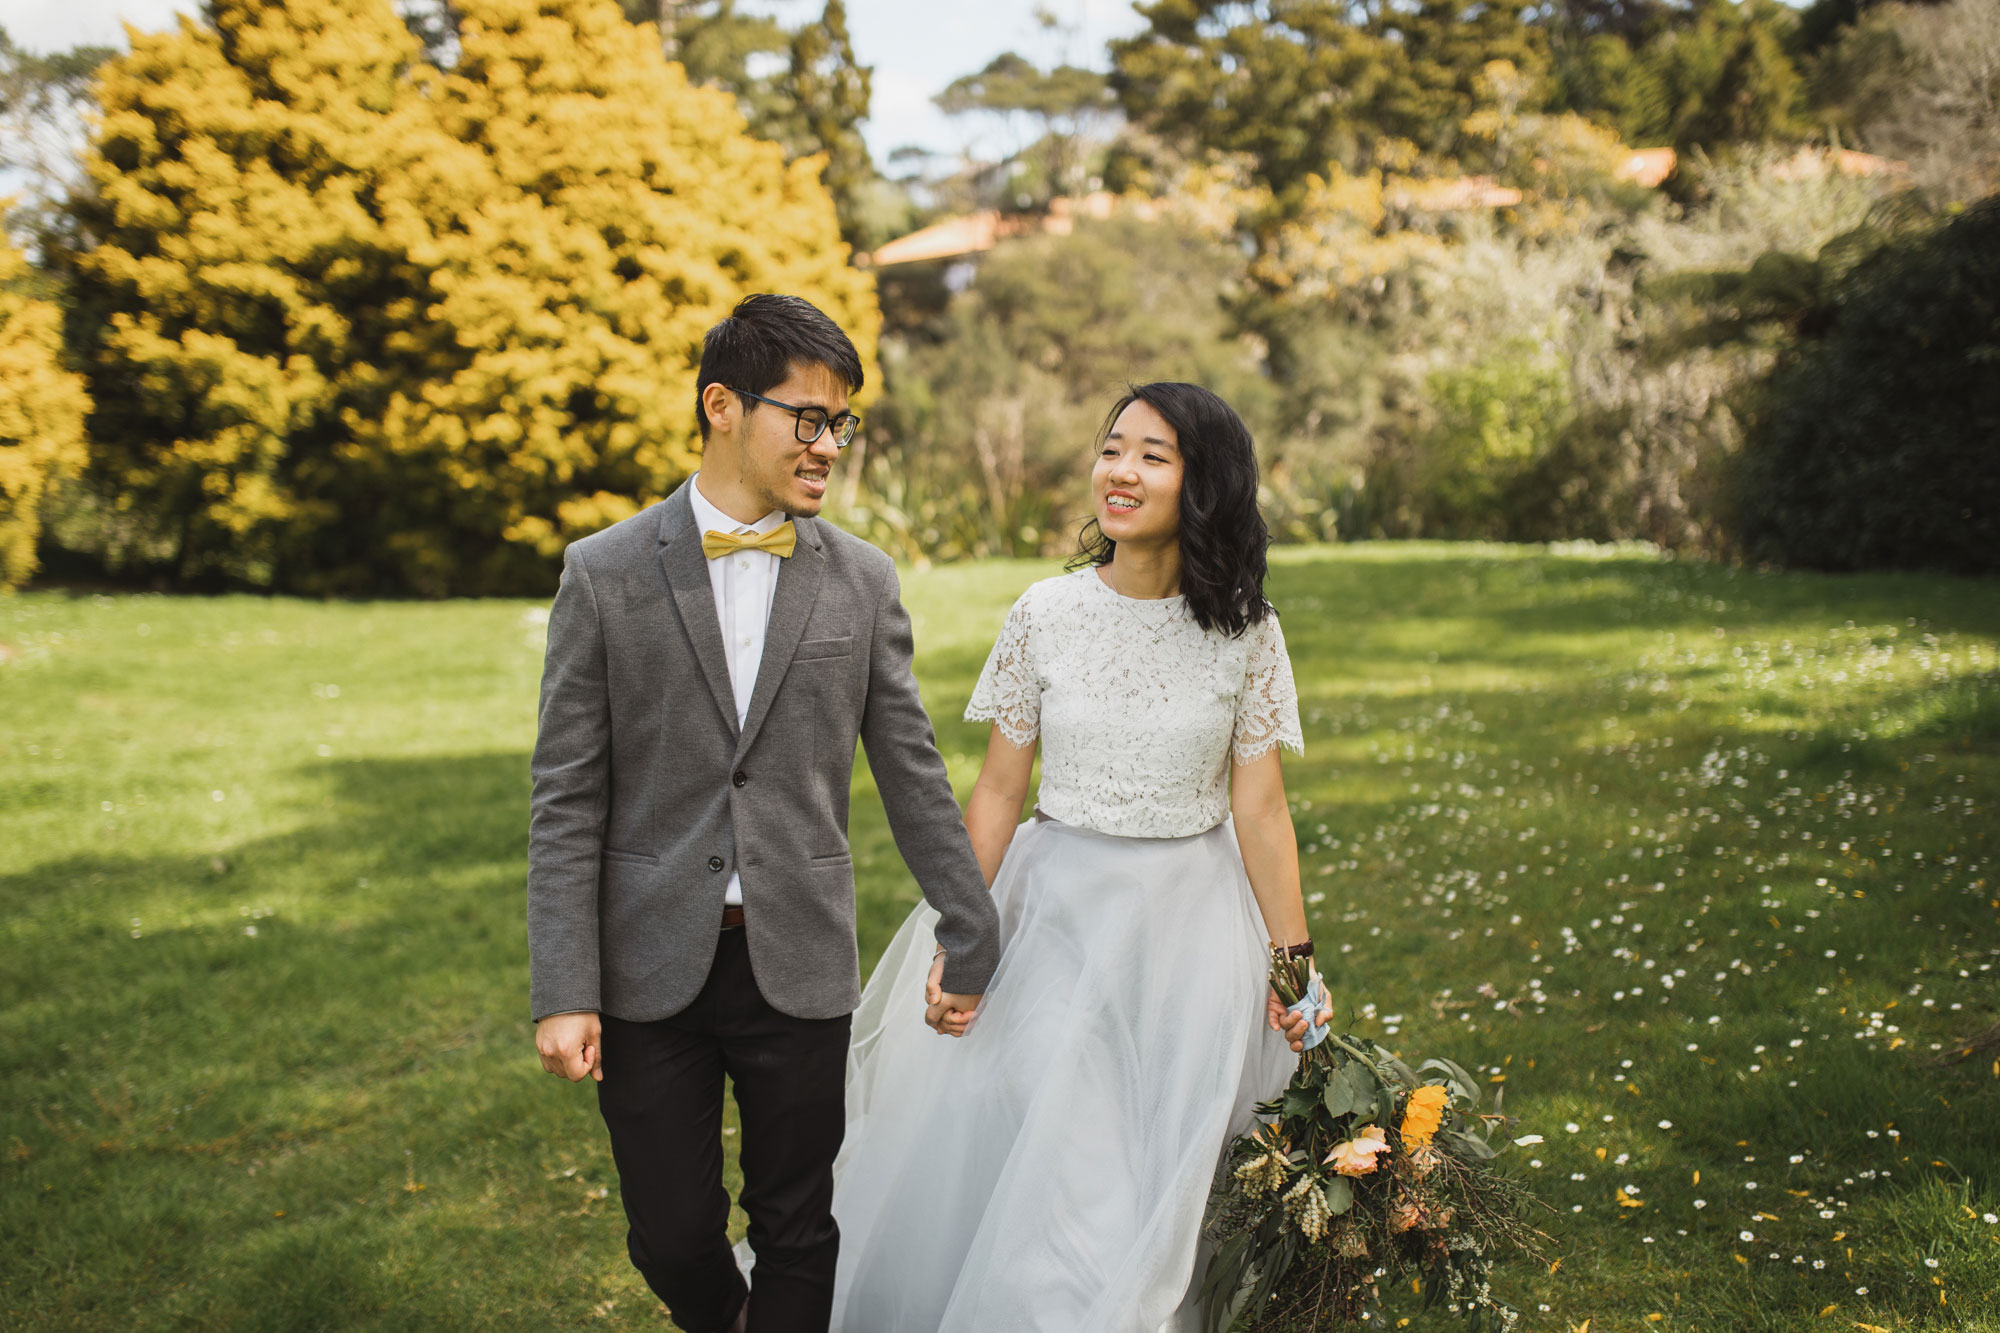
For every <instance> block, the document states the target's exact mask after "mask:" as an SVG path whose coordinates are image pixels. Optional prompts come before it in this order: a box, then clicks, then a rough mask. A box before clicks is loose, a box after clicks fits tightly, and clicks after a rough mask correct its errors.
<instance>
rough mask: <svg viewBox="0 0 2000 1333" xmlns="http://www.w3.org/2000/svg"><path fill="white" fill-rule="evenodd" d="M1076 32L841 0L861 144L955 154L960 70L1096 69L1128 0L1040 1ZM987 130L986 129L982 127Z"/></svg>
mask: <svg viewBox="0 0 2000 1333" xmlns="http://www.w3.org/2000/svg"><path fill="white" fill-rule="evenodd" d="M1042 3H1043V4H1045V6H1046V7H1047V8H1048V9H1050V10H1052V11H1054V12H1055V13H1056V14H1057V16H1058V17H1059V18H1060V19H1061V20H1062V21H1063V22H1064V23H1066V24H1069V25H1071V26H1073V27H1075V28H1076V29H1078V32H1077V34H1076V36H1075V37H1074V38H1072V39H1067V49H1065V44H1066V39H1065V38H1063V37H1062V36H1061V35H1059V34H1052V33H1048V32H1044V31H1043V30H1041V29H1040V28H1039V27H1038V25H1037V24H1036V22H1035V19H1034V12H1035V9H1036V0H848V4H847V12H848V25H849V27H850V29H851V30H852V32H853V37H854V50H855V54H856V56H857V57H859V59H860V60H861V63H863V64H864V65H872V66H874V69H875V79H874V94H873V102H872V109H873V112H874V114H873V115H872V116H871V117H870V119H869V123H868V125H867V127H866V132H867V136H868V146H869V149H870V151H872V152H873V153H874V154H875V157H876V160H877V162H878V163H880V164H881V165H883V166H884V167H885V168H886V167H887V159H888V155H889V151H890V150H891V149H893V148H896V147H898V146H900V145H903V144H919V145H922V146H923V147H926V148H930V149H932V150H933V151H937V152H943V153H957V152H959V151H961V150H963V149H965V148H966V147H968V146H975V145H972V144H970V143H969V142H968V140H969V136H971V135H973V134H975V133H976V132H977V130H976V129H975V127H973V126H970V125H967V126H954V125H953V124H952V123H951V121H950V120H948V119H947V118H946V117H945V116H943V115H941V114H940V113H939V112H938V110H937V108H935V107H934V106H932V105H931V102H930V99H931V98H932V97H933V96H934V95H936V94H937V93H939V92H941V91H942V90H943V89H944V87H945V85H946V84H948V83H950V82H951V81H952V80H953V79H955V78H957V77H958V76H959V75H961V74H970V73H972V72H973V71H974V70H977V69H979V68H981V67H982V66H984V65H985V64H986V62H987V61H989V60H991V59H992V58H993V57H994V56H996V55H998V54H1000V52H1002V51H1006V50H1009V49H1012V50H1015V51H1018V52H1020V53H1021V54H1022V55H1024V56H1027V57H1028V58H1029V59H1031V60H1034V61H1035V62H1036V63H1037V64H1041V65H1048V64H1050V63H1052V62H1054V61H1057V60H1062V59H1065V58H1067V59H1068V60H1069V61H1071V63H1074V64H1080V65H1090V66H1093V67H1097V68H1102V67H1103V64H1104V44H1105V42H1106V41H1108V40H1109V39H1110V38H1112V37H1116V36H1123V35H1125V34H1127V33H1131V32H1136V31H1137V30H1138V29H1139V27H1140V26H1141V25H1140V19H1139V16H1138V15H1137V14H1135V13H1134V12H1133V10H1132V5H1131V0H1042ZM197 8H198V5H197V3H196V0H0V27H4V28H6V30H7V32H8V35H9V36H11V37H12V38H13V39H14V40H15V42H17V43H19V44H20V45H21V46H24V47H27V48H28V49H30V50H34V51H48V50H51V49H56V48H65V47H71V46H78V45H82V44H84V43H97V44H100V45H107V46H123V45H124V41H125V38H124V30H123V28H122V27H121V22H123V23H130V24H132V25H133V26H134V27H138V28H146V29H158V28H166V27H169V26H171V24H172V23H173V16H174V14H175V13H176V12H179V13H193V12H195V10H196V9H197ZM739 8H740V9H741V10H743V11H744V12H748V13H770V14H775V15H777V16H779V17H780V18H783V19H786V20H788V21H792V22H796V21H797V20H799V19H801V18H804V17H806V16H809V15H815V14H817V13H818V12H819V8H820V5H819V0H740V3H739ZM989 132H990V129H989Z"/></svg>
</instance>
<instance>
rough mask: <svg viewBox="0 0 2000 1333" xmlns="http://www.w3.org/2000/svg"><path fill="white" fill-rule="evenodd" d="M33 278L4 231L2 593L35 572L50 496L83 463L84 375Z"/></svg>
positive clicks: (0, 304) (0, 274)
mask: <svg viewBox="0 0 2000 1333" xmlns="http://www.w3.org/2000/svg"><path fill="white" fill-rule="evenodd" d="M26 276H27V265H26V264H25V263H24V262H23V261H22V259H21V255H20V252H19V251H17V250H15V249H14V248H13V247H11V246H10V245H8V244H7V241H6V239H5V238H4V236H0V590H11V589H13V588H17V587H19V586H20V585H21V584H22V583H23V582H24V581H25V580H26V579H27V578H28V576H29V575H30V574H33V573H34V572H35V538H36V537H37V535H39V533H40V532H41V526H42V525H41V514H40V510H41V500H42V495H43V493H44V491H45V490H46V489H47V486H48V482H49V480H50V479H51V478H53V477H57V476H62V475H65V474H68V473H73V472H75V471H76V470H77V468H79V467H80V466H81V465H82V463H83V411H84V396H83V380H82V378H81V377H79V376H77V375H73V374H70V373H69V372H68V371H66V370H64V369H63V368H62V364H61V352H62V314H61V312H60V311H59V310H57V309H56V307H55V306H54V305H52V304H51V303H49V302H47V301H41V300H37V299H35V298H34V297H33V296H31V295H29V294H28V293H27V292H26V291H24V290H23V289H22V281H23V279H24V278H25V277H26Z"/></svg>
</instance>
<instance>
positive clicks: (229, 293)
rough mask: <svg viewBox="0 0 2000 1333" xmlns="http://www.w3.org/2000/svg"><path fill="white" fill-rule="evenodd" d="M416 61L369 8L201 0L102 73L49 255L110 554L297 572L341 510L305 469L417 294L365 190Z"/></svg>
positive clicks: (313, 470) (316, 465) (390, 23)
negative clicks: (71, 300)
mask: <svg viewBox="0 0 2000 1333" xmlns="http://www.w3.org/2000/svg"><path fill="white" fill-rule="evenodd" d="M415 52H416V43H415V41H414V39H412V38H411V37H410V36H409V35H408V33H407V31H406V30H405V29H404V27H403V25H402V24H401V23H400V22H399V21H397V19H396V17H395V15H394V14H393V13H391V12H390V11H389V9H388V7H387V5H386V4H383V3H381V0H288V3H286V4H283V5H266V4H260V3H257V2H256V0H215V3H212V4H211V5H210V6H209V7H208V9H207V11H206V14H205V16H204V18H203V19H202V20H200V21H197V20H195V19H190V18H183V19H181V20H180V23H179V26H178V27H177V29H175V30H174V31H171V32H165V33H154V34H148V33H134V34H133V40H132V50H131V52H130V53H129V54H128V55H125V56H122V57H120V58H118V59H115V60H113V61H111V62H110V63H108V64H107V65H106V66H105V68H104V70H103V72H102V73H101V75H100V77H99V80H98V85H97V98H98V103H99V106H100V107H101V108H102V114H101V117H100V119H99V122H98V124H97V126H96V130H95V134H94V142H93V145H92V151H91V153H90V155H89V159H88V162H87V167H88V170H89V172H90V174H91V176H92V178H93V179H94V180H95V182H96V185H97V188H98V197H97V198H96V199H94V200H91V201H89V202H88V203H86V204H85V205H83V206H82V216H81V217H80V219H79V221H80V222H81V223H82V229H83V231H84V234H85V235H86V236H87V237H88V238H89V239H90V241H91V242H93V243H94V244H91V245H90V246H89V247H88V248H86V249H84V250H83V251H82V252H81V253H79V254H76V255H74V256H71V257H69V259H68V264H67V266H68V267H70V268H71V269H72V270H73V273H74V280H75V284H76V291H77V298H78V302H79V306H80V309H81V310H82V311H84V312H85V314H86V316H87V318H86V320H85V321H83V327H84V330H85V331H84V333H83V335H82V337H83V345H82V346H81V347H79V349H78V351H79V353H80V357H81V360H82V361H83V363H84V365H85V367H86V368H87V370H88V373H89V375H90V379H91V391H92V399H93V411H92V416H91V432H90V433H91V442H92V450H93V459H92V464H93V469H92V470H93V480H94V482H95V483H96V486H95V488H96V489H98V490H99V491H100V492H101V493H102V494H103V496H104V503H105V504H106V505H107V506H108V507H109V508H110V509H112V510H113V511H114V514H115V517H116V522H115V523H112V524H108V525H107V526H106V530H107V532H118V533H121V534H128V535H129V541H130V545H129V546H128V547H127V548H126V549H116V548H114V549H109V550H105V551H103V552H100V554H102V555H103V556H105V557H107V558H108V559H110V560H111V561H112V562H114V563H117V562H121V561H130V562H133V563H149V562H150V563H157V564H159V565H161V566H164V569H163V570H162V572H164V573H165V574H167V575H168V576H169V577H171V578H173V579H175V580H176V581H178V582H183V583H185V582H188V581H192V580H198V579H214V578H221V579H226V580H230V581H237V582H248V583H252V584H272V583H280V582H299V581H303V579H304V577H305V576H306V574H307V572H308V571H307V570H306V569H304V568H302V567H301V559H300V557H301V556H302V554H303V553H305V552H308V551H310V550H311V549H312V540H313V534H314V533H316V532H318V531H320V530H322V529H325V528H327V527H330V526H333V525H337V524H339V523H341V522H343V521H352V519H353V518H355V517H356V516H354V515H351V514H346V513H343V510H342V506H341V505H340V504H339V503H338V502H337V498H338V497H339V495H340V491H339V490H338V489H337V488H336V487H332V486H329V485H328V484H327V483H328V482H329V481H330V480H332V478H331V477H329V476H328V475H327V474H328V473H330V472H332V471H335V470H337V469H335V468H333V467H330V466H329V464H331V463H332V460H333V458H334V456H335V452H336V450H337V449H338V447H339V444H340V441H339V439H338V431H339V423H340V412H341V409H342V408H343V407H346V406H350V405H357V406H358V405H359V402H360V400H362V399H364V398H365V397H366V395H367V393H368V392H369V390H371V389H372V388H374V387H375V386H374V385H373V384H372V383H371V376H370V372H369V367H370V365H371V364H372V363H373V362H374V361H375V360H376V359H377V357H378V355H379V352H380V350H381V349H382V347H383V346H384V344H385V342H386V340H387V337H388V336H389V335H390V332H391V330H390V329H389V328H387V327H385V325H386V324H393V323H394V321H395V320H396V319H397V318H398V314H397V312H399V311H400V312H412V311H414V310H416V309H418V308H419V307H418V304H417V301H416V296H417V293H418V290H419V288H418V285H417V283H416V281H415V277H416V275H414V274H412V273H410V272H409V271H408V269H407V266H406V265H405V264H403V263H402V262H401V257H400V256H399V255H397V254H396V252H395V250H394V248H393V247H392V245H391V243H390V242H389V240H388V239H387V237H386V236H385V234H384V230H383V227H382V223H381V219H380V216H379V208H378V206H377V205H376V204H375V201H374V195H375V194H376V192H377V190H378V188H379V183H380V179H381V176H382V174H383V173H384V172H385V171H388V170H393V163H394V161H395V156H394V155H395V153H396V152H397V150H398V145H399V143H400V141H402V140H403V139H404V138H406V137H407V136H408V135H409V134H410V133H411V132H412V130H413V128H414V127H415V125H417V124H418V123H419V117H418V115H417V114H415V113H417V112H419V111H420V110H421V108H419V107H418V106H417V104H416V103H415V101H414V99H412V98H409V97H408V96H407V93H406V88H405V82H406V67H407V65H408V63H409V62H410V61H411V60H412V59H413V58H414V55H415Z"/></svg>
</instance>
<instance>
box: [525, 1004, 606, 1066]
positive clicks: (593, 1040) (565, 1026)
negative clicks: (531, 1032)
mask: <svg viewBox="0 0 2000 1333" xmlns="http://www.w3.org/2000/svg"><path fill="white" fill-rule="evenodd" d="M535 1049H536V1050H537V1051H538V1052H540V1053H541V1057H542V1068H543V1069H546V1070H547V1071H548V1072H549V1073H551V1074H561V1075H562V1076H563V1077H564V1078H566V1079H568V1080H569V1081H570V1082H572V1083H581V1082H582V1081H583V1076H584V1075H585V1074H588V1075H590V1076H591V1077H592V1078H594V1079H596V1080H597V1081H598V1082H599V1083H602V1082H603V1081H604V1029H603V1025H602V1024H600V1023H599V1022H598V1021H597V1015H596V1014H594V1013H572V1014H550V1015H549V1016H548V1017H547V1018H544V1019H543V1020H542V1021H541V1022H539V1023H537V1024H535Z"/></svg>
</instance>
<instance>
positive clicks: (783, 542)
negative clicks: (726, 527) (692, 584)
mask: <svg viewBox="0 0 2000 1333" xmlns="http://www.w3.org/2000/svg"><path fill="white" fill-rule="evenodd" d="M797 543H798V529H797V528H795V527H793V526H792V520H790V519H789V518H788V519H786V520H785V521H784V522H783V523H780V524H779V525H778V526H777V527H775V528H772V529H771V530H770V531H769V532H717V531H715V530H714V529H713V528H711V529H709V530H708V531H707V532H704V533H702V534H701V553H702V555H704V556H706V557H707V558H708V559H710V560H713V559H715V558H716V557H717V556H723V555H728V554H729V553H730V552H731V551H769V552H770V553H771V554H772V555H775V556H777V557H778V558H779V559H780V560H783V559H785V558H786V557H788V556H790V555H791V553H792V548H793V547H794V546H796V545H797Z"/></svg>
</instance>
